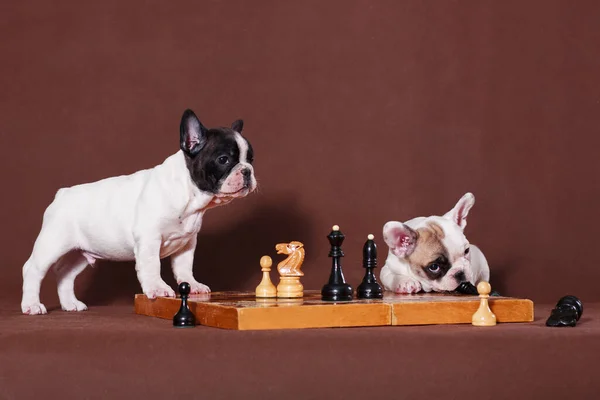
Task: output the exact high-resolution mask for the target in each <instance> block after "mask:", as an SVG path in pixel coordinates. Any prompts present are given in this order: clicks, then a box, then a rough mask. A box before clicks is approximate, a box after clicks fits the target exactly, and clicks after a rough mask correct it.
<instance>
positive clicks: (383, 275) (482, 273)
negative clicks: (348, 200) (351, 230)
mask: <svg viewBox="0 0 600 400" xmlns="http://www.w3.org/2000/svg"><path fill="white" fill-rule="evenodd" d="M474 202H475V198H474V197H473V195H472V194H470V193H467V194H466V195H465V196H463V197H462V198H461V199H460V200H459V202H458V203H457V204H456V206H455V207H454V208H453V209H452V210H450V211H449V212H448V213H446V214H444V216H442V217H440V216H431V217H417V218H414V219H411V220H409V221H407V222H404V223H403V224H402V223H400V222H396V221H390V222H388V223H386V224H385V226H384V228H383V235H384V238H385V237H386V235H387V233H388V232H389V230H390V229H392V228H395V227H398V226H401V225H405V226H408V227H409V228H411V229H413V230H415V231H416V230H417V229H419V228H422V227H425V226H427V224H428V223H430V222H435V223H436V224H437V225H439V226H440V227H441V228H442V230H443V231H444V238H443V239H442V243H443V245H444V247H445V248H446V249H447V250H448V252H449V258H450V262H451V264H452V268H451V269H450V270H449V271H448V273H447V274H446V276H445V277H444V278H443V279H441V280H440V281H431V280H429V279H427V278H423V277H422V276H419V275H417V274H416V273H415V271H414V270H413V269H412V268H411V265H410V263H409V262H408V261H407V260H406V258H404V257H402V256H399V255H398V254H394V253H395V252H396V253H399V252H398V251H397V250H396V251H394V249H392V248H391V247H390V249H389V252H388V257H387V259H386V262H385V265H384V266H383V268H382V269H381V272H380V279H381V283H382V284H383V286H384V288H385V289H386V290H389V291H394V292H396V293H417V292H420V291H424V292H431V291H437V292H442V291H451V290H454V289H456V286H458V283H457V282H456V281H455V280H453V279H452V278H451V275H453V274H455V273H457V272H459V271H462V272H464V274H465V278H466V280H468V281H469V282H471V283H472V284H473V285H477V283H479V282H480V281H489V277H490V270H489V266H488V263H487V260H486V258H485V256H484V255H483V252H482V251H481V250H480V249H479V248H478V247H477V246H474V245H471V244H469V242H468V241H467V238H466V237H465V235H464V233H463V229H464V227H465V226H466V224H467V222H466V217H467V215H468V212H469V210H470V208H471V207H472V206H473V204H474ZM386 243H387V240H386ZM388 246H390V244H389V243H388ZM466 248H469V253H468V255H465V254H464V252H465V249H466Z"/></svg>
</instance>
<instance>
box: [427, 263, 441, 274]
mask: <svg viewBox="0 0 600 400" xmlns="http://www.w3.org/2000/svg"><path fill="white" fill-rule="evenodd" d="M427 269H428V270H430V271H431V272H433V273H436V272H439V271H440V266H439V265H438V264H430V265H429V267H427Z"/></svg>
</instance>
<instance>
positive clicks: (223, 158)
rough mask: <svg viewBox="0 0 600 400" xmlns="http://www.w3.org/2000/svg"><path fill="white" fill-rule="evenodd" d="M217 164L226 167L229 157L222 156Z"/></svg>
mask: <svg viewBox="0 0 600 400" xmlns="http://www.w3.org/2000/svg"><path fill="white" fill-rule="evenodd" d="M217 162H218V163H219V164H221V165H226V164H227V163H229V157H227V156H221V157H219V158H217Z"/></svg>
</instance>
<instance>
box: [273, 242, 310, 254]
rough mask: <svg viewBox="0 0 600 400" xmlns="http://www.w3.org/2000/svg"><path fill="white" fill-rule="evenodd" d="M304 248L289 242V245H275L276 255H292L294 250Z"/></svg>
mask: <svg viewBox="0 0 600 400" xmlns="http://www.w3.org/2000/svg"><path fill="white" fill-rule="evenodd" d="M302 247H304V245H303V244H302V243H300V242H296V241H293V242H290V243H279V244H277V245H275V249H276V250H277V254H292V253H293V252H295V251H296V250H298V249H300V248H302Z"/></svg>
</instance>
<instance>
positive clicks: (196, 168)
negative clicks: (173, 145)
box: [180, 110, 256, 198]
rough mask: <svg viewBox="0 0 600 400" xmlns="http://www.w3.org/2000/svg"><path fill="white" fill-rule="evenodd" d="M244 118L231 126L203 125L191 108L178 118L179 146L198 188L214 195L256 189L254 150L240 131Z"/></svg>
mask: <svg viewBox="0 0 600 400" xmlns="http://www.w3.org/2000/svg"><path fill="white" fill-rule="evenodd" d="M243 125H244V123H243V121H242V120H237V121H235V122H234V123H233V124H232V126H231V128H213V129H207V128H205V127H204V126H203V125H202V124H201V123H200V121H199V120H198V118H197V117H196V115H195V114H194V113H193V111H191V110H186V111H185V112H184V114H183V116H182V118H181V126H180V147H181V150H183V153H184V154H185V159H186V164H187V167H188V170H189V173H190V176H191V178H192V181H193V182H194V183H195V184H196V186H197V187H198V189H200V190H202V191H204V192H208V193H212V194H214V195H216V196H217V197H233V198H235V197H244V196H246V195H247V194H249V193H250V192H252V191H253V190H254V189H256V178H255V177H254V168H253V166H252V163H253V161H254V152H253V149H252V146H251V145H250V142H248V140H247V139H246V138H244V137H243V136H242V135H241V132H242V129H243Z"/></svg>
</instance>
